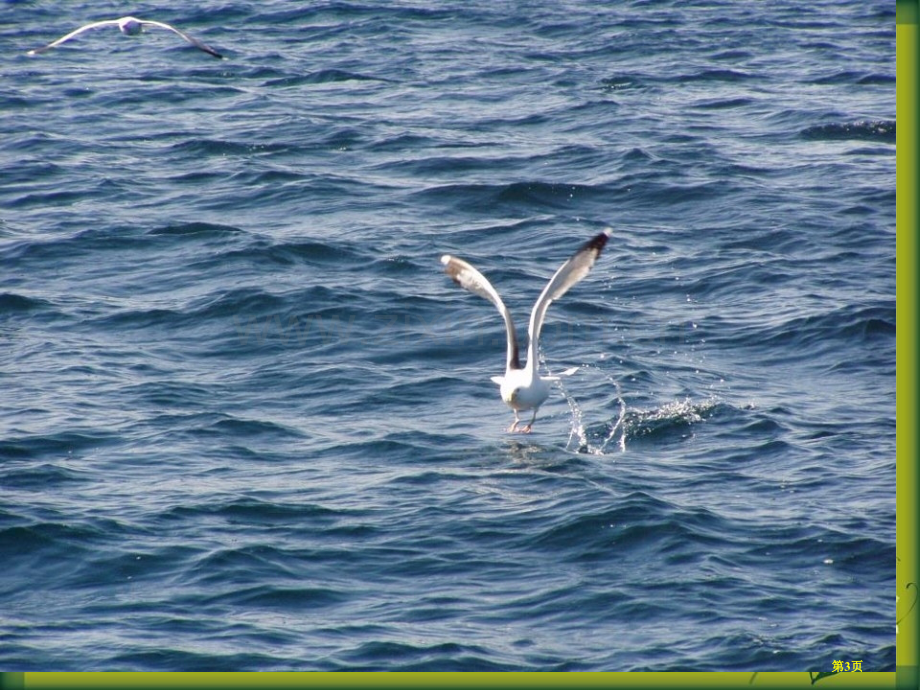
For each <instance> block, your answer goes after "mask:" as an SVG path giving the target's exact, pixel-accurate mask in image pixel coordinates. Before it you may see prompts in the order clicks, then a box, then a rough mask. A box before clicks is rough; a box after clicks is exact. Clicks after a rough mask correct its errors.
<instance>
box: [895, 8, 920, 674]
mask: <svg viewBox="0 0 920 690" xmlns="http://www.w3.org/2000/svg"><path fill="white" fill-rule="evenodd" d="M918 18H920V12H918V3H917V0H898V3H897V124H898V132H897V137H898V138H897V148H898V151H897V295H898V300H897V350H898V355H897V373H898V376H897V416H898V422H899V423H898V425H897V435H898V437H897V457H898V462H897V516H898V526H897V537H896V544H897V555H898V560H897V580H896V581H897V596H898V599H897V604H896V607H895V610H896V620H897V630H898V633H897V659H898V660H897V685H898V687H899V688H902V687H903V688H908V687H910V688H916V687H918V673H917V662H918V654H917V644H918V637H917V609H916V608H915V604H916V603H917V594H918V589H917V532H916V528H917V496H918V492H917V431H916V422H917V321H916V319H917V301H916V297H917V275H916V268H917V263H918V262H917V232H916V230H917V58H918V53H917V47H918V44H917V32H918Z"/></svg>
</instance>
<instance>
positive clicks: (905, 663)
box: [0, 0, 920, 690]
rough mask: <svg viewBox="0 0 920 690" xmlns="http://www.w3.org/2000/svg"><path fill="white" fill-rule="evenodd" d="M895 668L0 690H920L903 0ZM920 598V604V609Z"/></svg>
mask: <svg viewBox="0 0 920 690" xmlns="http://www.w3.org/2000/svg"><path fill="white" fill-rule="evenodd" d="M896 8H897V9H896V13H897V14H896V17H897V19H896V22H897V91H896V93H897V115H896V117H897V124H898V125H899V126H898V128H897V136H898V139H897V188H896V192H897V240H896V241H897V295H898V300H897V317H896V318H897V373H898V376H897V389H896V390H897V418H898V421H899V422H900V423H899V424H898V425H897V460H898V461H897V535H896V544H897V555H898V561H897V595H898V597H899V599H898V600H897V604H896V619H897V625H898V632H897V638H896V641H897V673H839V674H814V673H801V672H798V673H746V672H744V673H578V674H565V673H562V674H560V673H511V674H502V673H469V674H459V673H457V674H455V673H388V674H371V673H309V674H301V673H258V674H250V673H166V672H164V673H44V672H41V673H32V672H29V673H0V690H33V689H34V690H40V689H47V690H52V689H57V688H61V689H62V690H63V689H67V690H70V689H71V688H100V689H105V688H124V687H131V688H160V687H162V688H248V687H261V688H267V687H268V688H324V687H330V688H352V687H378V688H379V687H393V688H417V687H431V686H438V687H476V688H493V687H494V688H506V687H525V688H551V687H566V688H600V687H603V688H606V687H617V688H624V687H639V688H659V687H660V688H666V687H681V688H738V687H752V688H774V687H776V688H793V687H809V686H812V685H815V684H816V683H818V682H819V681H820V684H821V687H822V688H828V689H830V688H844V687H846V688H895V687H896V688H897V689H898V690H901V689H902V688H904V689H906V688H918V687H920V683H918V680H920V676H918V656H920V655H918V636H917V619H918V615H917V613H918V610H920V601H918V599H920V588H918V585H917V532H916V526H917V497H918V491H917V488H918V487H917V479H918V475H917V462H916V461H917V440H916V423H917V421H918V417H917V404H916V403H917V362H916V360H917V325H916V316H917V301H916V298H917V276H916V268H917V265H918V261H917V249H918V244H917V236H916V228H917V193H918V186H917V115H918V111H917V83H916V74H917V71H916V67H917V61H918V40H917V38H918V37H917V33H918V23H920V6H918V0H897V5H896ZM915 605H916V606H915Z"/></svg>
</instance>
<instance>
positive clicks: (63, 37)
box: [28, 19, 118, 55]
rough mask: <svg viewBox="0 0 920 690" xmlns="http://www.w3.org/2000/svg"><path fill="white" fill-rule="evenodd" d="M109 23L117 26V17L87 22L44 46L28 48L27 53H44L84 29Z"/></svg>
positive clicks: (87, 29)
mask: <svg viewBox="0 0 920 690" xmlns="http://www.w3.org/2000/svg"><path fill="white" fill-rule="evenodd" d="M109 25H115V26H117V25H118V20H117V19H106V20H104V21H101V22H93V23H92V24H87V25H86V26H81V27H80V28H79V29H77V30H75V31H71V32H70V33H69V34H66V35H64V36H61V37H60V38H59V39H58V40H56V41H54V42H53V43H49V44H48V45H46V46H44V47H43V48H34V49H33V50H30V51H29V53H28V54H29V55H38V54H39V53H44V52H45V51H46V50H50V49H51V48H54V47H55V46H59V45H61V44H62V43H65V42H66V41H69V40H70V39H71V38H75V37H77V36H79V35H80V34H82V33H83V32H84V31H89V30H90V29H95V28H96V27H98V26H109Z"/></svg>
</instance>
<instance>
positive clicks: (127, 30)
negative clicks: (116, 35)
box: [118, 17, 144, 36]
mask: <svg viewBox="0 0 920 690" xmlns="http://www.w3.org/2000/svg"><path fill="white" fill-rule="evenodd" d="M118 28H119V29H121V32H122V33H123V34H124V35H125V36H137V35H138V34H139V33H141V31H143V30H144V24H143V22H141V20H140V19H135V18H134V17H122V18H121V19H119V20H118Z"/></svg>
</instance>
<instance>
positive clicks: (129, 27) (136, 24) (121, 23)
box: [28, 17, 223, 58]
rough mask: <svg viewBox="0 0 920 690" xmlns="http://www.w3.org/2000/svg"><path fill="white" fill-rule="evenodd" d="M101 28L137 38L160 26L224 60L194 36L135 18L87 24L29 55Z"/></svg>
mask: <svg viewBox="0 0 920 690" xmlns="http://www.w3.org/2000/svg"><path fill="white" fill-rule="evenodd" d="M99 26H117V27H118V28H119V29H121V32H122V33H123V34H124V35H125V36H137V35H138V34H139V33H142V32H143V31H144V27H145V26H158V27H160V28H161V29H168V30H170V31H172V32H173V33H174V34H176V35H177V36H181V37H182V38H184V39H185V40H186V41H188V42H189V43H191V44H192V45H193V46H195V47H196V48H198V50H203V51H204V52H206V53H207V54H208V55H213V56H214V57H216V58H223V55H221V54H220V53H218V52H217V51H216V50H214V49H213V48H212V47H211V46H208V45H205V44H204V43H202V42H201V41H199V40H198V39H197V38H194V37H193V36H189V35H188V34H187V33H185V32H184V31H180V30H179V29H177V28H176V27H174V26H170V25H169V24H164V23H163V22H153V21H149V20H147V19H136V18H135V17H122V18H121V19H106V20H105V21H101V22H93V23H91V24H87V25H86V26H81V27H80V28H79V29H77V30H76V31H71V32H70V33H69V34H67V35H65V36H61V37H60V38H59V39H58V40H56V41H54V42H53V43H49V44H48V45H46V46H44V47H43V48H35V49H33V50H30V51H29V53H28V54H29V55H38V54H39V53H44V52H45V51H46V50H50V49H51V48H54V47H55V46H59V45H61V44H62V43H66V42H67V41H69V40H70V39H71V38H76V37H77V36H79V35H80V34H82V33H83V32H84V31H89V30H90V29H95V28H96V27H99Z"/></svg>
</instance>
